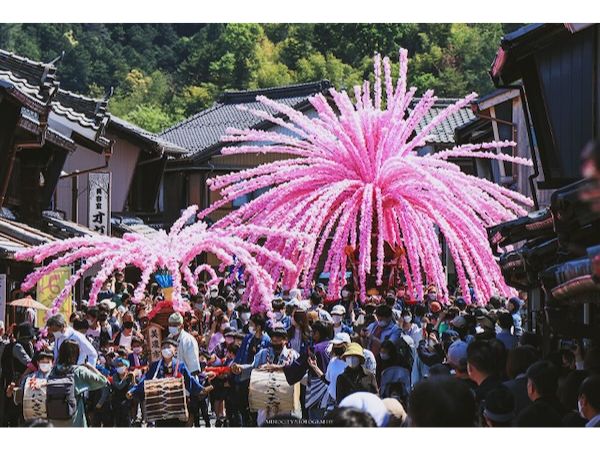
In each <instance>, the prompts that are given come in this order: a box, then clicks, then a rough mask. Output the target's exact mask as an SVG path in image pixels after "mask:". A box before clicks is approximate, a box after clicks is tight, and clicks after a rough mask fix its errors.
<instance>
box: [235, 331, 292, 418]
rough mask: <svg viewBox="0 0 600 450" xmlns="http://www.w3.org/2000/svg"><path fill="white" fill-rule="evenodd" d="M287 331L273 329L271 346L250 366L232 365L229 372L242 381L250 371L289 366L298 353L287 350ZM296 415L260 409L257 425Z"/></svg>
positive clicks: (259, 353) (248, 375)
mask: <svg viewBox="0 0 600 450" xmlns="http://www.w3.org/2000/svg"><path fill="white" fill-rule="evenodd" d="M287 336H288V334H287V331H286V330H285V329H284V328H275V329H274V330H273V331H272V332H271V345H270V346H269V347H267V348H264V349H262V350H260V351H259V352H258V353H257V354H256V356H254V360H253V361H252V363H251V364H235V363H234V364H233V365H232V366H231V370H232V372H233V373H234V374H236V375H240V378H241V379H242V380H244V379H249V378H250V374H251V372H252V370H254V369H264V370H283V369H284V367H285V366H289V365H290V364H292V363H293V362H294V360H296V358H298V353H297V352H296V351H295V350H293V349H291V348H287V347H286V344H287ZM285 413H288V414H296V415H299V414H300V411H268V410H266V409H261V410H259V411H258V417H257V424H258V425H259V426H260V425H262V424H263V423H264V421H265V420H266V419H267V418H269V417H271V416H272V415H275V414H285Z"/></svg>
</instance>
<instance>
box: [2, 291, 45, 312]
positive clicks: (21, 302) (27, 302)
mask: <svg viewBox="0 0 600 450" xmlns="http://www.w3.org/2000/svg"><path fill="white" fill-rule="evenodd" d="M9 305H10V306H21V307H22V308H33V309H41V310H48V307H47V306H45V305H43V304H42V303H40V302H38V301H35V300H34V299H33V298H31V295H28V296H27V297H25V298H20V299H17V300H14V301H12V302H10V303H9Z"/></svg>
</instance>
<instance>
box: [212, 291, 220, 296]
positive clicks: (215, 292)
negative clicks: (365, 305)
mask: <svg viewBox="0 0 600 450" xmlns="http://www.w3.org/2000/svg"><path fill="white" fill-rule="evenodd" d="M218 296H219V291H210V298H217V297H218Z"/></svg>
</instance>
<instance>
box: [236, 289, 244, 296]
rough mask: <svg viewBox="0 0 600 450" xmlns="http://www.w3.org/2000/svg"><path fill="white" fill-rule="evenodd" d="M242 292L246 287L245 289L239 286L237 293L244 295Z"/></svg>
mask: <svg viewBox="0 0 600 450" xmlns="http://www.w3.org/2000/svg"><path fill="white" fill-rule="evenodd" d="M244 292H246V289H245V288H240V289H238V290H237V293H238V294H239V295H244Z"/></svg>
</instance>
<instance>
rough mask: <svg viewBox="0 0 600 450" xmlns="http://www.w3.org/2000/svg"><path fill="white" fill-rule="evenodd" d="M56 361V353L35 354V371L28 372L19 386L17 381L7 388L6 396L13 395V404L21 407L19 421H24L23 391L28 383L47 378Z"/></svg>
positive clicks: (31, 383)
mask: <svg viewBox="0 0 600 450" xmlns="http://www.w3.org/2000/svg"><path fill="white" fill-rule="evenodd" d="M53 362H54V355H53V354H52V353H51V352H44V351H42V352H40V353H37V354H35V355H34V357H33V364H34V366H35V371H33V372H30V373H28V374H27V375H26V376H24V377H22V378H21V382H20V384H19V387H18V388H17V387H16V383H11V384H10V385H9V386H8V388H7V389H6V397H7V398H8V399H9V400H8V401H10V398H11V397H12V401H13V405H14V406H16V407H17V408H19V422H21V423H22V422H23V409H22V407H21V405H22V403H23V393H24V391H25V386H26V384H27V383H29V384H30V385H35V384H36V380H47V379H48V375H50V371H51V370H52V365H53Z"/></svg>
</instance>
